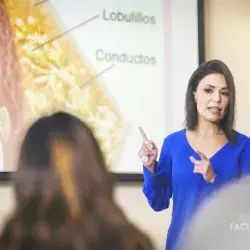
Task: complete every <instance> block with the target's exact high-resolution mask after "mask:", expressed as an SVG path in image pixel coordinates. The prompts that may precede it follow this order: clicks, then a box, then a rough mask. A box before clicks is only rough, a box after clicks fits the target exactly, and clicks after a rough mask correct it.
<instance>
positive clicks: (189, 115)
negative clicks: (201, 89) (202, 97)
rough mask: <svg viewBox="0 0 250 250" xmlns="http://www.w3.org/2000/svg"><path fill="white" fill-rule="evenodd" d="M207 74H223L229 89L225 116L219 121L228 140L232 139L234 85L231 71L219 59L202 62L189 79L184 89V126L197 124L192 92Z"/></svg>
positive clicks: (193, 126) (188, 126)
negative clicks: (185, 89)
mask: <svg viewBox="0 0 250 250" xmlns="http://www.w3.org/2000/svg"><path fill="white" fill-rule="evenodd" d="M209 74H222V75H224V77H225V79H226V83H227V87H228V90H229V105H228V107H227V110H226V113H225V116H224V117H223V119H222V120H221V122H220V126H221V129H222V130H223V131H224V133H225V135H226V136H227V138H228V140H230V141H234V139H235V138H234V136H235V131H234V122H235V85H234V79H233V75H232V73H231V71H230V70H229V68H228V67H227V65H226V64H225V63H223V62H222V61H219V60H210V61H208V62H205V63H202V64H201V65H200V66H199V67H198V68H197V69H196V70H195V71H194V73H193V74H192V76H191V77H190V79H189V82H188V87H187V91H186V105H185V115H186V118H185V126H186V127H187V129H189V130H195V129H196V128H197V125H198V112H197V107H196V103H195V99H194V94H193V93H194V92H195V91H196V89H197V87H198V85H199V83H200V81H201V80H202V79H203V78H204V77H206V76H207V75H209Z"/></svg>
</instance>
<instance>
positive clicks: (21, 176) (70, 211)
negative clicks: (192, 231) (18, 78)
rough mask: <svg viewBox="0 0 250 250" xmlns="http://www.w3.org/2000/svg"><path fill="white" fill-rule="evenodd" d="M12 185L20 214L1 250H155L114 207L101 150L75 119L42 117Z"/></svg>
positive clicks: (9, 225)
mask: <svg viewBox="0 0 250 250" xmlns="http://www.w3.org/2000/svg"><path fill="white" fill-rule="evenodd" d="M13 181H14V188H15V198H16V208H15V211H14V213H13V215H12V216H11V218H10V219H9V220H8V221H7V223H6V225H5V227H4V230H3V232H2V235H1V237H0V249H4V250H40V249H41V250H46V249H53V250H57V249H58V250H60V249H65V250H151V249H153V246H152V244H151V241H150V240H149V239H148V238H147V236H145V235H144V234H143V233H141V232H140V231H139V230H138V229H137V228H136V227H135V226H134V225H132V224H131V223H130V222H129V221H128V219H127V218H126V216H125V215H124V213H123V212H122V211H121V210H120V209H119V207H118V206H117V205H116V203H115V202H114V199H113V182H112V180H111V179H110V174H109V173H108V171H107V169H106V166H105V163H104V159H103V155H102V153H101V150H100V147H99V145H98V143H97V141H96V139H95V138H94V136H93V134H92V132H91V130H90V129H89V128H88V127H87V126H86V125H85V124H84V123H83V122H82V121H80V120H79V119H78V118H76V117H74V116H72V115H69V114H67V113H64V112H59V113H56V114H54V115H51V116H48V117H42V118H40V119H39V120H38V121H36V122H35V123H34V124H33V125H32V126H31V127H30V128H29V130H28V131H27V133H26V135H25V138H24V140H23V144H22V147H21V151H20V157H19V165H18V170H17V172H16V173H15V175H14V178H13Z"/></svg>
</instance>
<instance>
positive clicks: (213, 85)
mask: <svg viewBox="0 0 250 250" xmlns="http://www.w3.org/2000/svg"><path fill="white" fill-rule="evenodd" d="M194 98H195V102H196V106H197V111H198V116H199V118H202V119H204V120H206V121H209V122H213V123H217V122H220V121H221V119H222V118H223V116H224V115H225V112H226V108H227V106H228V104H229V90H228V87H227V83H226V79H225V77H224V75H222V74H210V75H207V76H206V77H204V78H203V79H202V80H201V81H200V83H199V84H198V87H197V89H196V92H194Z"/></svg>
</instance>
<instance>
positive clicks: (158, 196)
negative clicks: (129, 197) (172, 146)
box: [143, 139, 172, 211]
mask: <svg viewBox="0 0 250 250" xmlns="http://www.w3.org/2000/svg"><path fill="white" fill-rule="evenodd" d="M155 168H156V169H155V173H154V174H151V173H150V172H149V171H148V169H147V168H146V167H143V175H144V184H143V192H144V194H145V196H146V197H147V200H148V203H149V205H150V206H151V208H152V209H153V210H155V211H162V210H164V209H166V208H168V207H169V202H170V198H171V197H172V159H171V155H170V152H169V147H168V145H167V139H165V140H164V142H163V145H162V149H161V153H160V158H159V162H157V163H156V166H155Z"/></svg>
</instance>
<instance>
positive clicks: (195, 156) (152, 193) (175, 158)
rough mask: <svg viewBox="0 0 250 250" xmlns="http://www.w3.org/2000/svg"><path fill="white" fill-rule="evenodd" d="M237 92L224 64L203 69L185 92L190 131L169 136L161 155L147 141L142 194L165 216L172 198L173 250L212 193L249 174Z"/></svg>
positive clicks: (248, 143) (248, 145)
mask: <svg viewBox="0 0 250 250" xmlns="http://www.w3.org/2000/svg"><path fill="white" fill-rule="evenodd" d="M234 110H235V87H234V80H233V76H232V74H231V72H230V70H229V69H228V67H227V66H226V65H225V64H224V63H223V62H221V61H218V60H211V61H208V62H206V63H203V64H201V65H200V66H199V68H198V69H197V70H195V72H194V73H193V74H192V76H191V78H190V80H189V84H188V87H187V92H186V127H185V129H182V130H180V131H177V132H174V133H172V134H170V135H169V136H167V137H166V138H165V140H164V142H163V146H162V149H161V154H160V158H159V161H157V160H156V159H157V155H158V149H157V147H156V145H155V144H154V142H153V141H148V140H147V139H146V137H145V136H144V143H143V145H142V148H141V149H140V151H139V156H140V158H141V159H142V161H143V163H144V185H143V191H144V194H145V195H146V197H147V199H148V202H149V204H150V206H151V207H152V208H153V209H154V210H156V211H161V210H163V209H166V208H168V207H169V202H170V198H171V197H173V212H172V221H171V225H170V228H169V231H168V237H167V244H166V245H167V246H166V248H167V249H168V250H172V249H175V246H176V243H177V241H178V238H179V235H180V233H181V231H182V230H183V228H184V226H185V224H187V223H188V220H189V219H190V218H191V217H192V216H193V214H194V213H195V211H196V209H197V207H198V206H199V205H200V204H201V202H202V201H203V200H204V199H205V198H207V197H208V196H209V195H210V194H211V193H212V192H214V191H216V190H218V188H220V187H222V186H223V185H225V184H226V183H228V182H231V181H233V180H235V179H238V178H240V177H242V176H244V175H247V174H248V173H249V172H250V139H249V137H247V136H246V135H243V134H241V133H239V132H237V131H235V130H234V129H233V126H234Z"/></svg>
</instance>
